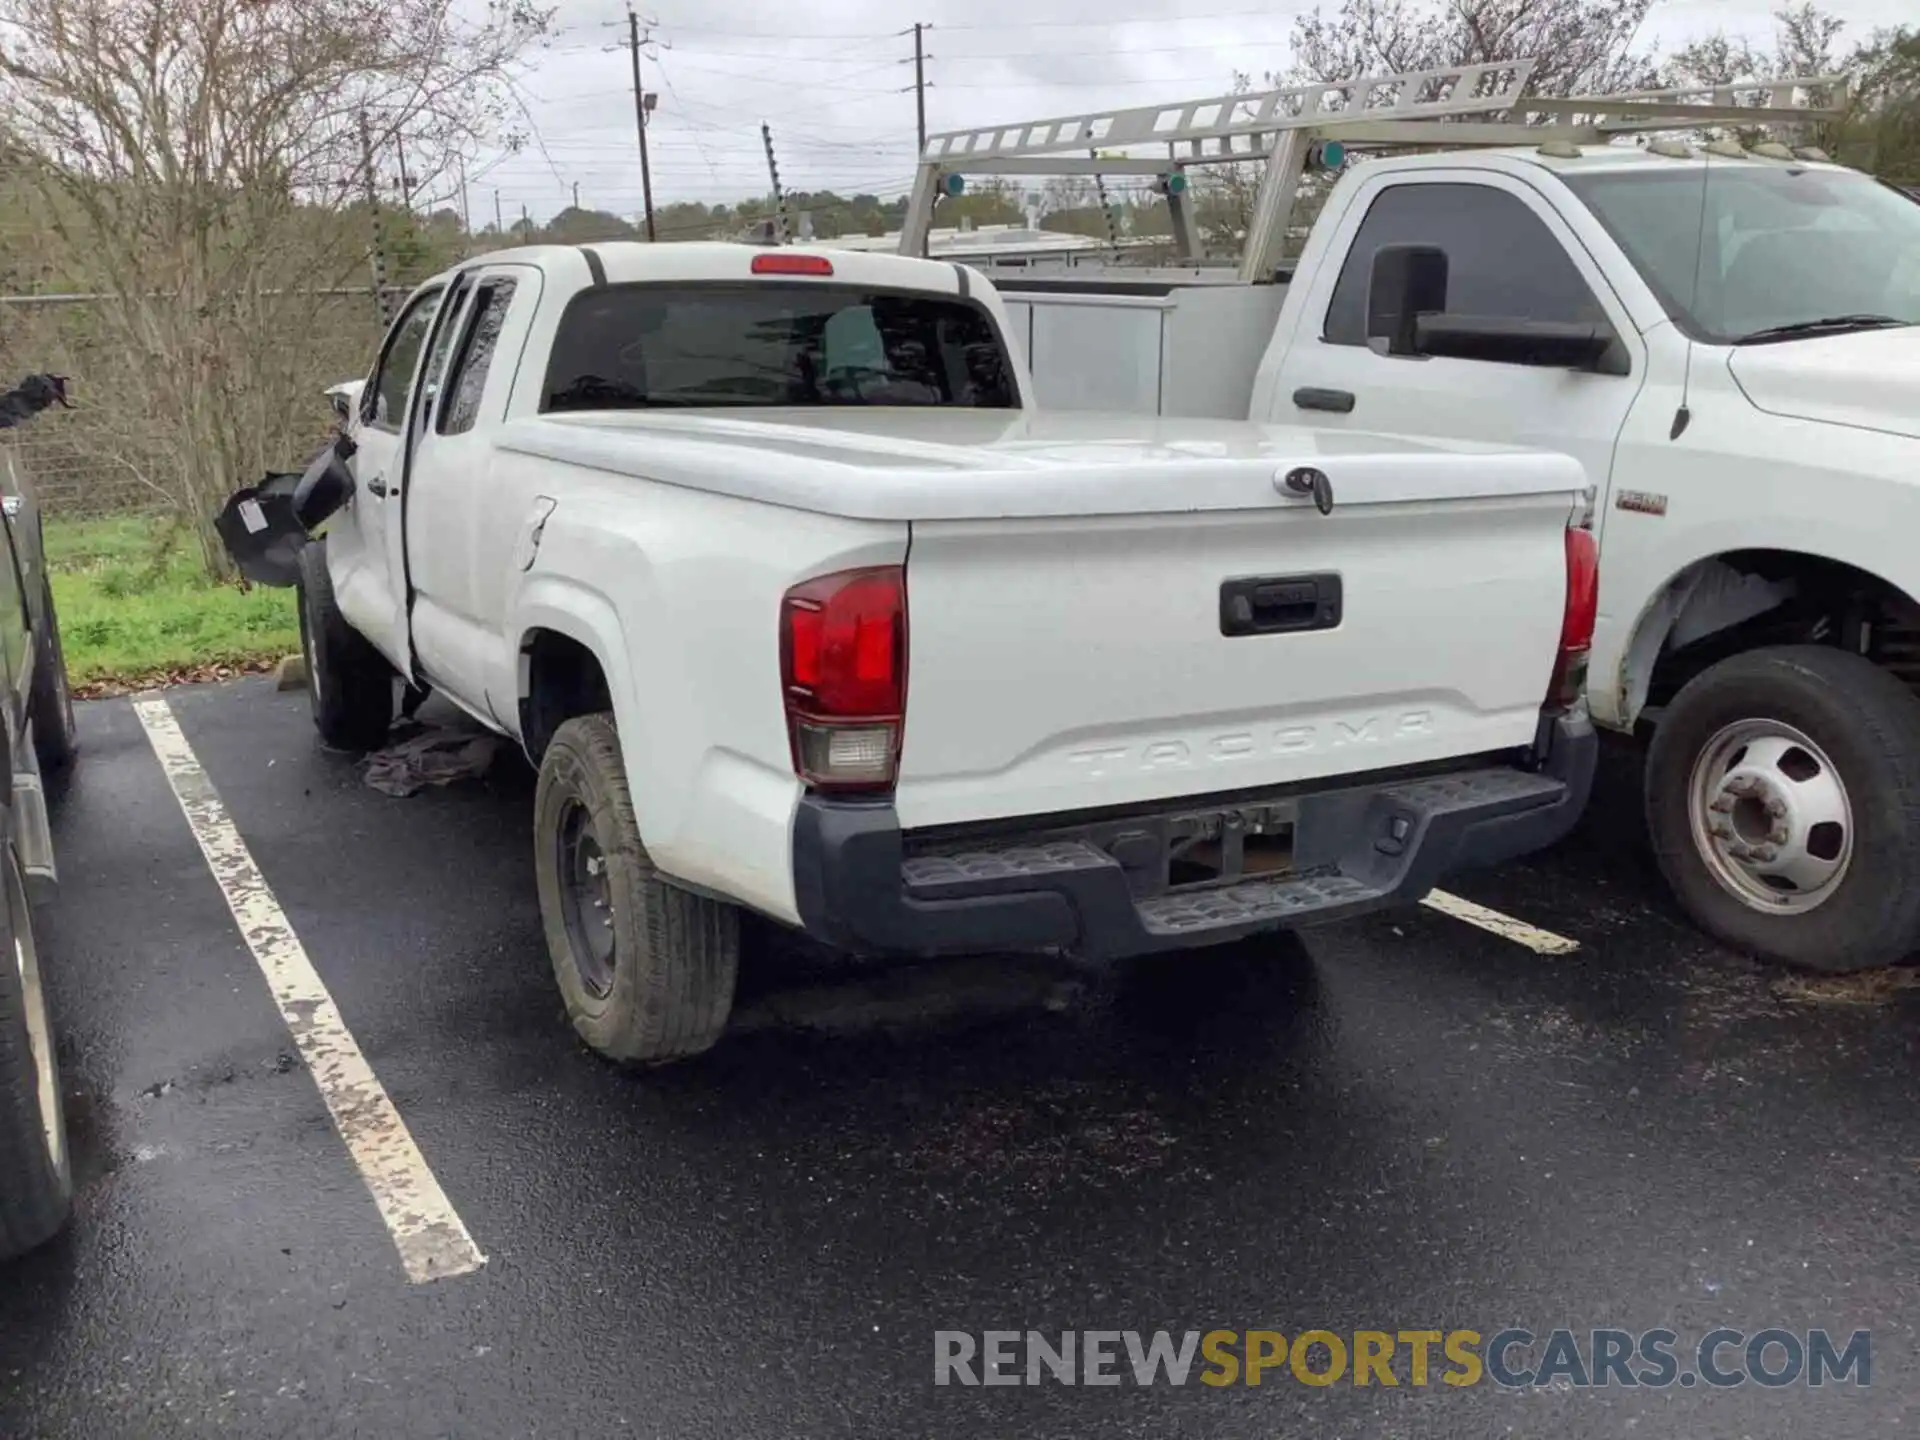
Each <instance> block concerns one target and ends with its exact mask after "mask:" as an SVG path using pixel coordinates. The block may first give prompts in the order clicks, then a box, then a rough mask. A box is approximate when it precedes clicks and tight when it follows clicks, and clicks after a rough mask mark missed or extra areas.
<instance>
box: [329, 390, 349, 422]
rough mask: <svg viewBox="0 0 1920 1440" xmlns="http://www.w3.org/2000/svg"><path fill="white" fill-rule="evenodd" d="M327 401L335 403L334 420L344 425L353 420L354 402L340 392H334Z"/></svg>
mask: <svg viewBox="0 0 1920 1440" xmlns="http://www.w3.org/2000/svg"><path fill="white" fill-rule="evenodd" d="M327 399H329V400H331V401H332V402H333V418H334V419H336V420H338V421H339V422H340V423H341V424H342V425H344V424H346V423H347V422H348V421H349V420H351V419H353V402H352V401H350V400H348V399H347V397H346V396H345V395H343V394H341V393H340V392H339V391H338V390H335V391H332V392H331V393H330V394H329V395H328V396H327Z"/></svg>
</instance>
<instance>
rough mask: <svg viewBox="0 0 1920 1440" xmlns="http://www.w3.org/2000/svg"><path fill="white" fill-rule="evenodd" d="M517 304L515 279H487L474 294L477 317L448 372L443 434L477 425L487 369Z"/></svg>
mask: <svg viewBox="0 0 1920 1440" xmlns="http://www.w3.org/2000/svg"><path fill="white" fill-rule="evenodd" d="M512 303H513V281H511V280H487V281H483V282H482V283H481V285H480V290H479V293H478V294H476V295H475V296H474V300H473V316H472V318H471V319H470V320H468V322H467V335H466V339H465V341H463V342H462V344H461V347H460V353H459V354H458V356H456V357H455V359H454V362H453V369H452V370H450V371H449V372H448V374H447V385H446V391H447V403H446V404H445V405H443V406H441V407H440V421H439V430H440V433H441V434H442V435H459V434H461V433H462V432H464V431H467V430H471V429H472V428H473V422H474V421H475V420H476V419H478V418H479V415H480V397H481V396H482V395H483V394H484V393H485V392H486V388H487V371H488V370H489V369H490V368H491V367H492V364H493V352H494V350H495V349H496V348H497V347H498V346H499V344H500V329H501V327H502V326H503V325H505V324H506V321H507V307H508V306H509V305H511V304H512Z"/></svg>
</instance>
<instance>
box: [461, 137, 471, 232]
mask: <svg viewBox="0 0 1920 1440" xmlns="http://www.w3.org/2000/svg"><path fill="white" fill-rule="evenodd" d="M460 228H461V229H462V230H465V231H466V232H467V234H468V235H469V236H471V235H472V234H473V207H472V206H471V205H470V204H469V203H468V197H467V157H466V156H464V155H462V156H461V157H460Z"/></svg>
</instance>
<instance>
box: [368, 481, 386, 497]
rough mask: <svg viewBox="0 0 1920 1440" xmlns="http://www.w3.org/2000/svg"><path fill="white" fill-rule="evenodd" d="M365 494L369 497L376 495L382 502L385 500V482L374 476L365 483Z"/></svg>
mask: <svg viewBox="0 0 1920 1440" xmlns="http://www.w3.org/2000/svg"><path fill="white" fill-rule="evenodd" d="M367 493H368V494H369V495H378V496H379V497H380V498H381V499H382V500H384V499H386V498H387V482H386V481H385V480H382V479H381V478H380V477H379V476H378V475H376V476H374V477H373V478H372V479H371V480H369V481H367Z"/></svg>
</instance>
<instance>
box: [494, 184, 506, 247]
mask: <svg viewBox="0 0 1920 1440" xmlns="http://www.w3.org/2000/svg"><path fill="white" fill-rule="evenodd" d="M493 232H494V234H496V235H500V236H504V235H505V234H506V233H507V222H506V221H504V220H502V219H501V218H500V192H499V191H498V190H495V191H494V192H493Z"/></svg>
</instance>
